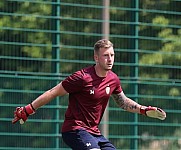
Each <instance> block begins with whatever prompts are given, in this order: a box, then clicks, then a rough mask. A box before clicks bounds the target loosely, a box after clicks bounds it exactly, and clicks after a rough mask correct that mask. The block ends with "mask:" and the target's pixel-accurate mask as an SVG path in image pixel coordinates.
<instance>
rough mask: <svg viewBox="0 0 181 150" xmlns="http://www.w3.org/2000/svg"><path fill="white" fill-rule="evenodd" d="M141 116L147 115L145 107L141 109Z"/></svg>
mask: <svg viewBox="0 0 181 150" xmlns="http://www.w3.org/2000/svg"><path fill="white" fill-rule="evenodd" d="M140 114H142V115H146V109H145V107H143V106H141V107H140Z"/></svg>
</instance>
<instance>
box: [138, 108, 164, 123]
mask: <svg viewBox="0 0 181 150" xmlns="http://www.w3.org/2000/svg"><path fill="white" fill-rule="evenodd" d="M140 113H141V114H143V115H146V116H148V117H151V118H158V119H160V120H164V119H165V118H166V113H165V112H164V111H163V110H162V109H160V108H157V107H152V106H149V107H145V106H141V108H140Z"/></svg>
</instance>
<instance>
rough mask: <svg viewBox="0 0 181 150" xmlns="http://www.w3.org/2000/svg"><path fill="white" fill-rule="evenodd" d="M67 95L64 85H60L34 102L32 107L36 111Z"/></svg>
mask: <svg viewBox="0 0 181 150" xmlns="http://www.w3.org/2000/svg"><path fill="white" fill-rule="evenodd" d="M65 94H67V91H66V90H65V89H64V88H63V86H62V83H59V84H58V85H56V86H55V87H53V88H52V89H50V90H48V91H46V92H45V93H43V94H42V95H40V96H39V97H37V98H36V99H35V100H34V101H33V102H32V106H33V108H34V109H38V108H39V107H41V106H43V105H45V104H47V103H49V102H50V101H51V100H53V99H54V98H56V97H57V96H63V95H65Z"/></svg>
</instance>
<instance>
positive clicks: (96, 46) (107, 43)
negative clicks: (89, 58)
mask: <svg viewBox="0 0 181 150" xmlns="http://www.w3.org/2000/svg"><path fill="white" fill-rule="evenodd" d="M109 47H113V44H112V43H111V42H110V41H109V40H107V39H101V40H99V41H97V42H96V43H95V44H94V52H95V53H98V51H99V49H100V48H109Z"/></svg>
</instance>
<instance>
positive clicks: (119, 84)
mask: <svg viewBox="0 0 181 150" xmlns="http://www.w3.org/2000/svg"><path fill="white" fill-rule="evenodd" d="M122 91H123V90H122V87H121V82H120V80H119V78H118V77H117V78H116V88H115V90H114V91H113V94H119V93H121V92H122Z"/></svg>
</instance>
